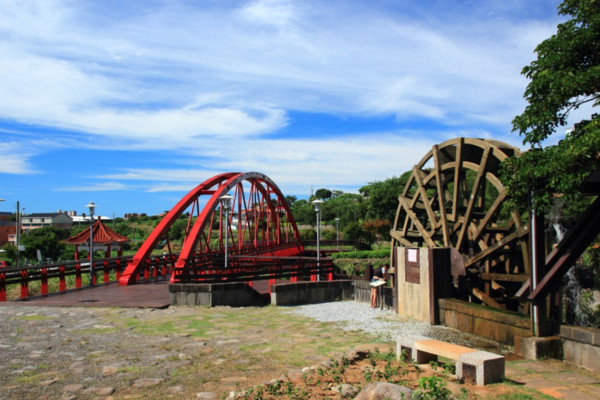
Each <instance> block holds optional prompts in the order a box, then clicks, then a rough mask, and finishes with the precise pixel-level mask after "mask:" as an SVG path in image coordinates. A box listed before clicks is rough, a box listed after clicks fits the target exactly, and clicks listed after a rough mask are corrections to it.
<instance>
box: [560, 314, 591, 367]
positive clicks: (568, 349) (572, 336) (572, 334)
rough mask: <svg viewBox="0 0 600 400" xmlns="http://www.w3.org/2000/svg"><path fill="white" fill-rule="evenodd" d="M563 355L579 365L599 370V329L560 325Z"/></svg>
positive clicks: (567, 359) (566, 359)
mask: <svg viewBox="0 0 600 400" xmlns="http://www.w3.org/2000/svg"><path fill="white" fill-rule="evenodd" d="M560 336H561V338H562V339H563V340H564V342H563V357H564V359H565V361H569V362H572V363H574V364H576V365H578V366H580V367H583V368H587V369H591V370H600V329H596V328H584V327H580V326H571V325H562V326H561V327H560Z"/></svg>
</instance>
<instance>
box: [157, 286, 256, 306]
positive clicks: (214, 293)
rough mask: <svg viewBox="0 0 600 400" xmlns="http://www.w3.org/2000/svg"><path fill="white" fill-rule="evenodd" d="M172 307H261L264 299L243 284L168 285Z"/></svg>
mask: <svg viewBox="0 0 600 400" xmlns="http://www.w3.org/2000/svg"><path fill="white" fill-rule="evenodd" d="M169 296H170V298H171V305H173V306H183V305H188V306H209V307H215V306H231V307H247V306H262V305H265V304H266V301H265V299H264V298H263V297H262V296H261V295H260V294H259V293H257V292H256V291H255V290H254V289H252V288H251V287H250V286H248V285H247V284H245V283H243V282H234V283H173V284H170V285H169Z"/></svg>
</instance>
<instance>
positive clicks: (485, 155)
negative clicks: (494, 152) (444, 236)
mask: <svg viewBox="0 0 600 400" xmlns="http://www.w3.org/2000/svg"><path fill="white" fill-rule="evenodd" d="M489 155H490V147H487V148H486V149H485V150H484V152H483V155H482V156H481V161H480V163H479V170H478V171H477V177H476V178H475V182H473V188H472V189H471V196H470V197H469V202H468V204H467V210H466V212H465V223H464V224H463V226H462V228H461V230H460V233H459V234H458V239H457V241H456V248H457V249H460V248H461V246H462V242H463V240H464V238H465V234H466V232H467V226H469V225H470V224H471V217H472V213H473V207H474V204H475V199H476V198H477V192H478V191H479V187H480V186H481V179H482V177H483V176H484V175H485V173H486V171H487V162H488V158H489Z"/></svg>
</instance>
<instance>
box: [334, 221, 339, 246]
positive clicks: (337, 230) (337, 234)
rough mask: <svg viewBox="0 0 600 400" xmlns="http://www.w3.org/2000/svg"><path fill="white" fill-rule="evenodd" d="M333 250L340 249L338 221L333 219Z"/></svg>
mask: <svg viewBox="0 0 600 400" xmlns="http://www.w3.org/2000/svg"><path fill="white" fill-rule="evenodd" d="M335 248H336V249H339V248H340V219H339V218H336V219H335Z"/></svg>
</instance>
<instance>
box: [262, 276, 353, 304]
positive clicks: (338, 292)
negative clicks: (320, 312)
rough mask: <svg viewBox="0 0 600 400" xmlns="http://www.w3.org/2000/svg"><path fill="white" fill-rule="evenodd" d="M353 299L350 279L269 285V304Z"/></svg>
mask: <svg viewBox="0 0 600 400" xmlns="http://www.w3.org/2000/svg"><path fill="white" fill-rule="evenodd" d="M352 299H354V284H353V282H352V281H351V280H336V281H319V282H295V283H280V284H276V285H272V286H271V304H272V305H275V306H294V305H300V304H313V303H325V302H329V301H340V300H352Z"/></svg>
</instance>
